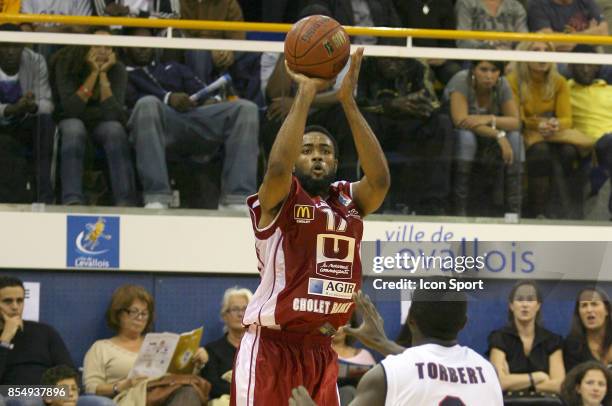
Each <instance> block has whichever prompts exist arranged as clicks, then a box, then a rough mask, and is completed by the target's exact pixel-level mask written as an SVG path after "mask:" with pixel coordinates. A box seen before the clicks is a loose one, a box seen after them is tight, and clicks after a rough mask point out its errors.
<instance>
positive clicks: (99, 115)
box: [51, 28, 135, 206]
mask: <svg viewBox="0 0 612 406" xmlns="http://www.w3.org/2000/svg"><path fill="white" fill-rule="evenodd" d="M94 33H95V34H97V35H110V32H109V31H108V29H106V28H96V29H95V31H94ZM51 71H52V76H51V77H52V80H53V90H54V91H55V97H56V98H57V99H59V100H58V102H56V103H55V105H56V106H57V108H56V114H57V115H58V117H57V118H58V120H59V129H60V132H61V137H62V138H61V140H62V141H61V142H62V147H61V157H62V160H61V161H62V164H61V178H62V203H63V204H84V203H85V198H84V196H83V186H82V178H83V159H84V157H85V147H86V144H87V138H88V134H90V135H91V137H92V138H93V140H94V141H95V142H96V143H97V144H101V145H102V146H103V148H104V151H105V152H106V158H107V161H108V168H109V172H110V179H111V184H112V189H113V196H114V200H115V204H116V205H117V206H133V205H135V178H134V168H133V166H132V161H131V156H130V145H129V143H128V137H127V133H126V131H125V127H124V124H125V122H126V118H127V117H126V111H125V107H124V98H125V89H126V86H127V73H126V70H125V67H124V65H123V64H122V63H121V62H119V61H117V56H116V54H115V52H114V51H113V49H112V48H110V47H107V46H91V47H67V48H64V49H62V50H61V51H59V52H58V53H57V54H56V55H54V57H53V58H52V61H51Z"/></svg>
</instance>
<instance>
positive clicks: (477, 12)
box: [455, 0, 527, 49]
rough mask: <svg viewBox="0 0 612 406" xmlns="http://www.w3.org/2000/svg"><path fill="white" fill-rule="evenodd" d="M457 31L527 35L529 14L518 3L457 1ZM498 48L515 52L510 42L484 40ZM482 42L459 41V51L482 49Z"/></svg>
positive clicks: (510, 1)
mask: <svg viewBox="0 0 612 406" xmlns="http://www.w3.org/2000/svg"><path fill="white" fill-rule="evenodd" d="M455 11H456V13H457V29H458V30H468V31H500V32H527V13H526V12H525V9H524V8H523V6H522V5H521V3H519V2H518V1H517V0H493V1H490V0H489V1H485V0H457V3H456V4H455ZM484 43H485V44H487V45H489V46H491V47H493V48H495V49H512V48H513V44H512V42H511V41H485V42H484ZM482 44H483V41H476V40H471V39H468V40H465V39H462V40H457V47H458V48H479V47H481V46H482Z"/></svg>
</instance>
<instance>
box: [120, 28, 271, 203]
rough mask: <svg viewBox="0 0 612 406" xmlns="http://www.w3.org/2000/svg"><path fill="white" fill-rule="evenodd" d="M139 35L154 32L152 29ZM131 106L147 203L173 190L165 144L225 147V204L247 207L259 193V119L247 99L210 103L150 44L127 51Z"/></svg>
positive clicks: (203, 149) (202, 150)
mask: <svg viewBox="0 0 612 406" xmlns="http://www.w3.org/2000/svg"><path fill="white" fill-rule="evenodd" d="M131 32H132V33H133V34H134V35H141V36H147V35H152V32H151V30H149V29H147V28H137V29H134V30H131ZM126 64H127V65H128V75H129V80H128V89H127V96H126V100H127V105H128V107H130V108H133V111H132V115H131V117H130V120H129V123H128V127H129V129H130V132H131V137H132V140H133V142H134V147H135V149H136V164H137V169H138V174H139V176H140V179H141V182H142V186H143V189H144V199H145V207H147V206H148V207H151V208H163V207H167V205H168V203H169V202H170V200H171V197H172V196H171V190H170V184H169V180H168V171H167V167H166V154H165V149H166V147H171V148H173V150H175V151H177V152H179V153H180V154H181V155H187V156H202V155H211V154H213V153H215V152H216V151H218V150H219V149H221V148H223V150H224V162H223V173H222V179H221V181H222V185H221V204H222V205H223V206H228V207H230V208H234V209H241V210H244V209H245V208H246V206H245V199H246V197H247V196H249V195H250V194H253V193H255V191H256V176H257V155H258V151H259V148H258V132H259V118H258V111H257V106H256V105H255V104H254V103H252V102H250V101H247V100H237V101H232V102H223V103H216V104H209V102H211V101H212V99H208V100H207V101H206V102H205V104H202V103H201V102H198V101H196V100H195V99H196V98H195V97H190V95H194V94H195V93H197V92H198V91H199V90H201V89H202V88H203V87H205V83H203V82H202V81H201V80H200V79H199V78H198V77H197V76H195V75H194V73H193V72H192V71H191V69H190V68H189V67H187V66H185V65H182V64H180V63H178V62H163V63H157V62H155V61H154V59H153V51H152V49H149V48H129V49H127V50H126Z"/></svg>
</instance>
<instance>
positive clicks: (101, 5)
mask: <svg viewBox="0 0 612 406" xmlns="http://www.w3.org/2000/svg"><path fill="white" fill-rule="evenodd" d="M93 5H94V11H95V13H96V15H98V16H101V17H128V16H129V17H140V18H149V17H151V18H178V17H180V9H179V7H180V6H179V1H178V0H93Z"/></svg>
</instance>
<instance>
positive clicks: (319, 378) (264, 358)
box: [230, 326, 340, 406]
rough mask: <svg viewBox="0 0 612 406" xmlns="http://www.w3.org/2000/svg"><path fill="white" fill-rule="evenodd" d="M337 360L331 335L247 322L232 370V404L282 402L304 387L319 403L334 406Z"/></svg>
mask: <svg viewBox="0 0 612 406" xmlns="http://www.w3.org/2000/svg"><path fill="white" fill-rule="evenodd" d="M337 378H338V364H337V355H336V352H335V351H334V350H333V349H332V348H331V339H330V338H329V337H325V336H304V335H302V334H295V333H289V332H286V331H280V330H272V329H268V328H262V327H257V326H251V327H250V328H249V329H248V330H247V332H246V333H245V334H244V336H243V337H242V341H241V342H240V348H239V349H238V351H237V353H236V361H235V363H234V372H233V374H232V394H231V402H230V405H231V406H263V405H283V406H284V405H287V403H288V402H289V398H290V396H291V390H292V389H293V388H295V387H297V386H300V385H302V386H304V387H305V388H306V389H307V390H308V392H309V393H310V396H311V397H312V398H313V400H314V401H315V403H316V404H317V405H319V406H338V405H340V400H339V397H338V387H337V385H336V380H337Z"/></svg>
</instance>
